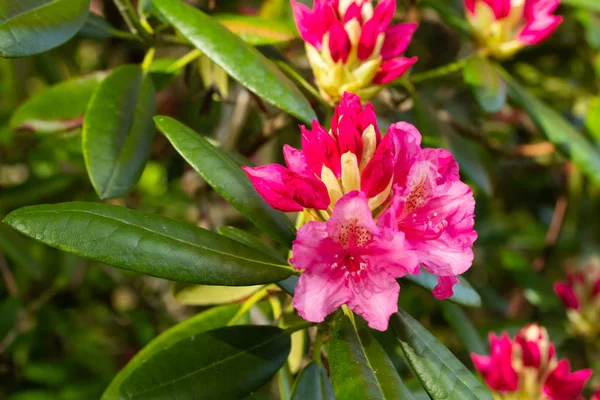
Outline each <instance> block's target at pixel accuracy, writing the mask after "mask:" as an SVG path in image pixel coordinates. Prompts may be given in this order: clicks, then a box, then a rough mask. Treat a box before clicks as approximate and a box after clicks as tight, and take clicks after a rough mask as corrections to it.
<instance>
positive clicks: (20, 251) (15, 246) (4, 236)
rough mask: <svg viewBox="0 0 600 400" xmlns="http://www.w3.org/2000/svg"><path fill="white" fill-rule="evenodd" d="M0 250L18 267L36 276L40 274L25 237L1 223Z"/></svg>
mask: <svg viewBox="0 0 600 400" xmlns="http://www.w3.org/2000/svg"><path fill="white" fill-rule="evenodd" d="M0 251H1V252H2V253H4V254H6V256H7V257H8V258H9V259H11V260H12V261H13V262H14V263H15V265H16V266H18V267H19V268H22V269H24V270H27V271H29V272H30V273H31V274H32V275H33V276H34V277H36V278H39V277H40V276H41V272H40V266H39V265H38V263H37V262H36V261H35V260H34V259H33V257H31V253H30V249H29V247H28V246H27V243H26V242H25V238H24V237H23V236H21V235H20V234H19V233H17V232H15V231H14V230H13V229H12V228H10V227H9V226H7V225H6V224H2V223H0Z"/></svg>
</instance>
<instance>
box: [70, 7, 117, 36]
mask: <svg viewBox="0 0 600 400" xmlns="http://www.w3.org/2000/svg"><path fill="white" fill-rule="evenodd" d="M114 31H115V29H114V28H113V27H112V25H111V24H109V23H108V21H106V20H105V19H104V18H102V17H101V16H99V15H96V14H94V13H89V15H88V17H87V19H86V21H85V24H83V26H82V27H81V29H80V30H79V33H78V34H79V35H80V36H83V37H86V38H91V39H108V38H111V37H113V36H115V34H114Z"/></svg>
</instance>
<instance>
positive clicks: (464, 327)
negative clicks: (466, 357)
mask: <svg viewBox="0 0 600 400" xmlns="http://www.w3.org/2000/svg"><path fill="white" fill-rule="evenodd" d="M442 312H443V314H444V318H445V319H446V321H447V322H448V324H450V326H451V327H452V329H454V332H456V335H457V336H458V338H459V339H460V340H461V342H462V343H463V345H464V346H465V349H466V350H467V351H468V352H469V353H476V354H485V353H486V352H487V351H486V346H485V344H484V343H483V340H481V337H480V336H479V333H477V330H476V329H475V327H474V326H473V324H472V323H471V321H470V320H469V317H468V316H467V313H465V312H464V310H463V309H462V308H460V307H459V306H457V305H456V304H452V303H450V302H448V301H444V302H442Z"/></svg>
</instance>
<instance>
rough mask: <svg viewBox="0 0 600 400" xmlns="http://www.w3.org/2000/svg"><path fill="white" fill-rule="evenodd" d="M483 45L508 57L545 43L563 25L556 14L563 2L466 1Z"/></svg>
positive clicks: (538, 0)
mask: <svg viewBox="0 0 600 400" xmlns="http://www.w3.org/2000/svg"><path fill="white" fill-rule="evenodd" d="M464 1H465V7H466V9H467V17H468V19H469V21H470V23H471V25H472V27H473V31H474V34H475V37H476V39H477V41H478V42H479V45H480V46H481V47H482V48H484V49H486V50H487V51H488V52H489V53H490V54H491V55H492V56H494V57H497V58H506V57H510V56H512V55H513V54H514V53H516V52H517V51H519V50H520V49H522V48H523V47H525V46H530V45H534V44H537V43H539V42H541V41H542V40H544V39H546V38H547V37H548V36H550V35H551V34H552V33H553V32H554V31H555V30H556V28H557V27H558V25H559V24H560V23H561V22H562V17H560V16H556V15H553V14H552V13H553V12H554V10H556V8H557V7H558V4H559V3H560V0H464Z"/></svg>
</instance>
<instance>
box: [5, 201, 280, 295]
mask: <svg viewBox="0 0 600 400" xmlns="http://www.w3.org/2000/svg"><path fill="white" fill-rule="evenodd" d="M4 222H5V223H6V224H8V225H10V226H12V227H13V228H15V229H16V230H18V231H20V232H21V233H23V234H25V235H27V236H30V237H32V238H34V239H37V240H39V241H40V242H42V243H45V244H47V245H49V246H52V247H56V248H58V249H60V250H63V251H67V252H70V253H73V254H76V255H79V256H82V257H87V258H90V259H93V260H96V261H100V262H104V263H106V264H109V265H113V266H115V267H119V268H123V269H127V270H131V271H136V272H141V273H144V274H148V275H152V276H157V277H160V278H165V279H171V280H174V281H178V282H188V283H200V284H204V285H230V286H247V285H257V284H261V283H271V282H276V281H279V280H281V279H284V278H286V277H287V276H289V275H290V270H289V269H288V268H286V267H283V266H280V265H278V264H277V260H273V259H272V258H270V257H269V256H267V255H265V254H264V253H261V252H258V251H256V250H254V249H252V248H250V247H247V246H244V245H243V244H241V243H238V242H236V241H233V240H231V239H228V238H226V237H224V236H221V235H218V234H216V233H213V232H209V231H206V230H204V229H201V228H197V227H195V226H192V225H189V224H185V223H182V222H179V221H176V220H173V219H170V218H165V217H161V216H158V215H152V214H146V213H142V212H138V211H133V210H128V209H126V208H122V207H117V206H112V205H108V204H98V203H77V202H76V203H62V204H54V205H40V206H31V207H25V208H21V209H19V210H17V211H13V212H12V213H10V214H9V215H8V216H7V217H6V218H5V220H4ZM83 232H85V235H83V234H82V233H83Z"/></svg>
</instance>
